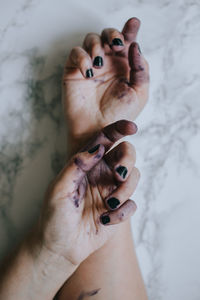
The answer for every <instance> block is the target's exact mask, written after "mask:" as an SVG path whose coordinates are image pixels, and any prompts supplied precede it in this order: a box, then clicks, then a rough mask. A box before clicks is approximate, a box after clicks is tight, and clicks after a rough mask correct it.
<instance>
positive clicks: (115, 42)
mask: <svg viewBox="0 0 200 300" xmlns="http://www.w3.org/2000/svg"><path fill="white" fill-rule="evenodd" d="M112 46H124V44H123V42H122V40H121V39H113V40H112Z"/></svg>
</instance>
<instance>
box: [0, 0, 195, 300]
mask: <svg viewBox="0 0 200 300" xmlns="http://www.w3.org/2000/svg"><path fill="white" fill-rule="evenodd" d="M0 14H1V18H0V100H1V101H0V121H1V126H0V256H1V257H3V255H4V254H5V253H7V252H8V251H9V250H10V249H11V248H12V247H13V246H14V245H15V243H16V242H17V241H18V240H20V239H21V238H22V237H23V235H24V234H25V233H26V231H27V230H28V229H29V228H30V226H31V224H32V223H33V222H34V220H35V218H36V216H37V214H38V211H39V209H40V206H41V201H42V198H43V194H44V191H45V189H46V186H47V184H48V182H49V180H50V179H51V178H52V177H53V176H54V174H55V173H56V172H57V171H58V170H59V168H60V167H61V165H62V163H63V158H64V154H65V151H66V145H65V131H64V128H63V121H62V118H61V117H60V115H61V101H60V100H61V92H60V80H61V74H62V68H63V63H64V61H65V59H66V55H67V54H68V53H69V50H70V48H71V47H73V46H75V45H79V44H81V42H82V40H83V37H84V35H85V34H86V33H87V32H88V31H96V32H100V31H101V30H102V28H104V27H107V26H112V27H117V28H119V29H120V28H121V27H122V25H123V23H124V21H125V20H126V19H128V18H129V17H132V16H137V17H139V18H140V19H141V21H142V27H141V30H140V34H139V42H140V44H141V48H142V51H143V53H144V55H145V56H146V58H147V59H148V61H149V63H150V69H151V90H150V99H149V103H148V105H147V106H146V108H145V110H144V112H143V114H142V115H141V116H140V117H139V118H138V119H137V120H136V123H137V124H138V127H139V129H140V130H139V133H138V134H137V136H135V137H134V138H133V139H132V140H131V141H132V142H133V143H134V145H135V146H136V149H137V166H138V168H139V169H140V171H141V174H142V178H141V182H140V185H139V187H138V189H137V192H136V193H135V195H134V199H135V201H136V202H137V204H138V211H137V213H136V215H135V217H134V218H133V219H132V226H133V231H134V237H135V242H136V248H137V253H138V257H139V260H140V264H141V268H142V272H143V275H144V278H145V282H146V285H147V289H148V294H149V299H150V300H160V299H161V300H179V299H181V300H186V299H190V300H199V299H200V258H199V253H200V238H199V232H198V231H199V228H200V218H199V212H200V184H199V183H200V171H199V170H200V169H199V167H200V159H199V156H200V96H199V95H200V71H199V69H200V59H199V53H200V2H199V0H196V1H195V0H177V1H169V0H149V1H147V0H146V1H145V0H140V1H139V0H132V1H130V0H123V1H119V0H115V1H114V0H110V1H105V0H102V1H94V0H93V1H92V0H87V1H80V0H79V1H77V0H73V1H72V0H68V1H64V0H60V1H47V0H16V1H11V0H7V1H1V2H0Z"/></svg>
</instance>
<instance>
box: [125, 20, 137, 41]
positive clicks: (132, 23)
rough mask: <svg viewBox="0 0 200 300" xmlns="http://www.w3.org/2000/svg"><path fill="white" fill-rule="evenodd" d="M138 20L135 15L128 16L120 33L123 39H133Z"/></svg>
mask: <svg viewBox="0 0 200 300" xmlns="http://www.w3.org/2000/svg"><path fill="white" fill-rule="evenodd" d="M140 24H141V22H140V20H139V19H138V18H136V17H133V18H130V19H129V20H128V21H127V22H126V23H125V25H124V28H123V30H122V33H123V35H124V38H125V40H127V41H128V42H131V41H134V40H135V39H136V37H137V33H138V30H139V28H140Z"/></svg>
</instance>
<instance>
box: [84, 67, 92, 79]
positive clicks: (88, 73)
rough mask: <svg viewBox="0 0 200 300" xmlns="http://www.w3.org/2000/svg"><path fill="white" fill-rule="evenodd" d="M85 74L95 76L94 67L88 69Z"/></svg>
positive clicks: (88, 76) (89, 76)
mask: <svg viewBox="0 0 200 300" xmlns="http://www.w3.org/2000/svg"><path fill="white" fill-rule="evenodd" d="M85 74H86V77H87V78H91V77H93V76H94V74H93V70H92V69H88V70H87V71H86V73H85Z"/></svg>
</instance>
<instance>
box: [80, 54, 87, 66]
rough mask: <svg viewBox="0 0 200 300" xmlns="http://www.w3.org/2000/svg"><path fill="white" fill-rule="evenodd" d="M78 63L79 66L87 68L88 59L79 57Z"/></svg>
mask: <svg viewBox="0 0 200 300" xmlns="http://www.w3.org/2000/svg"><path fill="white" fill-rule="evenodd" d="M79 63H80V65H81V66H87V65H88V57H87V56H81V57H80V60H79Z"/></svg>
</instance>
